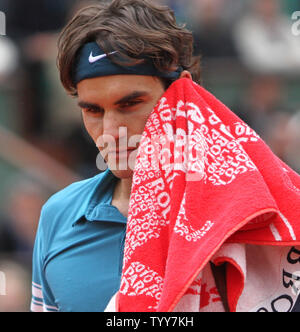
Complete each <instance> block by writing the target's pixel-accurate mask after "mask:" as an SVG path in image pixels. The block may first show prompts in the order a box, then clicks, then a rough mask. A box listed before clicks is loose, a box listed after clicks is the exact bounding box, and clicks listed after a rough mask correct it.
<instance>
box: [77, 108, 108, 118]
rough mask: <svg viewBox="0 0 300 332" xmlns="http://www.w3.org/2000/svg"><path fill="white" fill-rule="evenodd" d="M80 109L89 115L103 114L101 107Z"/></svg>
mask: <svg viewBox="0 0 300 332" xmlns="http://www.w3.org/2000/svg"><path fill="white" fill-rule="evenodd" d="M82 111H83V112H84V113H87V114H89V115H95V116H99V115H102V114H103V110H101V109H94V108H82Z"/></svg>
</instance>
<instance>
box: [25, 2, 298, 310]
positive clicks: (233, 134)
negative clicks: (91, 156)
mask: <svg viewBox="0 0 300 332" xmlns="http://www.w3.org/2000/svg"><path fill="white" fill-rule="evenodd" d="M58 46H59V54H58V67H59V71H60V77H61V81H62V84H63V86H64V88H65V89H66V91H67V92H68V93H69V94H70V95H71V96H74V97H76V98H77V100H78V106H79V109H81V112H82V118H83V122H84V125H85V127H86V130H87V131H88V133H89V134H90V136H91V137H92V139H93V141H94V142H95V144H96V145H97V147H98V148H99V151H100V153H101V155H102V157H103V159H104V160H105V162H106V165H107V167H108V168H107V170H105V171H104V172H101V173H100V174H99V175H97V176H95V177H93V178H92V179H88V180H85V181H81V182H78V183H74V184H72V185H70V186H69V187H67V188H66V189H64V190H62V191H61V192H59V193H57V194H56V195H54V196H53V197H51V198H50V199H49V201H48V202H47V203H46V205H45V206H44V207H43V209H42V213H41V219H40V223H39V228H38V233H37V237H36V243H35V249H34V257H33V284H32V289H33V297H32V307H31V309H32V311H73V312H74V311H76V312H79V311H89V312H90V311H98V312H99V311H104V310H105V308H107V305H108V304H109V309H108V310H117V311H189V312H190V311H196V312H198V311H297V310H299V307H300V300H299V296H298V295H299V288H300V275H299V271H300V259H299V258H300V247H299V245H300V225H299V220H300V177H299V175H298V174H296V173H295V172H294V171H293V170H291V169H290V168H289V167H288V166H287V165H286V164H284V163H283V162H282V161H280V160H279V159H278V158H277V157H276V156H275V155H274V154H273V153H272V152H271V151H270V149H269V148H268V147H267V146H266V144H265V143H264V142H263V141H262V140H261V139H260V137H259V136H258V135H257V134H256V133H255V132H254V131H253V130H251V128H249V127H248V126H247V125H246V124H245V123H243V122H242V120H241V119H239V118H238V117H237V116H236V115H235V114H233V113H232V112H231V111H230V110H229V109H228V108H226V107H225V106H224V105H223V104H222V103H221V102H220V101H218V100H217V99H216V98H215V97H214V96H212V95H211V94H210V93H209V92H208V91H206V90H205V89H204V88H202V87H201V86H200V85H199V84H198V83H200V82H199V80H200V64H199V59H198V58H196V57H193V37H192V34H191V32H189V31H188V30H186V29H185V28H184V27H182V26H179V25H178V24H177V23H176V20H175V18H174V14H173V12H172V11H171V10H170V9H169V8H168V7H165V6H160V5H157V4H154V3H153V2H152V1H149V0H113V1H109V2H105V3H101V4H99V5H95V6H91V7H88V8H84V9H83V10H81V11H80V12H79V13H78V14H76V15H75V17H74V18H73V19H72V20H71V22H69V24H68V25H67V26H66V28H65V29H64V30H63V32H62V34H61V36H60V39H59V44H58ZM174 134H176V135H174ZM155 137H160V138H161V139H162V140H161V141H159V142H158V143H159V144H156V143H157V141H155V140H153V139H154V138H155ZM155 142H156V143H155ZM157 149H158V150H157ZM168 158H169V160H168ZM150 161H151V162H153V165H151V163H150ZM152 166H157V167H156V168H155V167H154V168H152ZM171 166H172V167H171ZM111 305H112V307H111ZM111 308H113V309H111Z"/></svg>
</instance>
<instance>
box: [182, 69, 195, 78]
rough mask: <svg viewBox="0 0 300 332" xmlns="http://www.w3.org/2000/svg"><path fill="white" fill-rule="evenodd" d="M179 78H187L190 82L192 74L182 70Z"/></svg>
mask: <svg viewBox="0 0 300 332" xmlns="http://www.w3.org/2000/svg"><path fill="white" fill-rule="evenodd" d="M180 78H188V79H190V80H192V79H193V77H192V74H191V73H190V72H189V71H187V70H184V71H183V72H182V73H181V74H180Z"/></svg>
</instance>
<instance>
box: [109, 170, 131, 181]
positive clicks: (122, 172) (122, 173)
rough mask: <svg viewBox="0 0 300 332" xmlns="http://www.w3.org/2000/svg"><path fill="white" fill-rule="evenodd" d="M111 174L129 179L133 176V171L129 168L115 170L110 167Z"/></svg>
mask: <svg viewBox="0 0 300 332" xmlns="http://www.w3.org/2000/svg"><path fill="white" fill-rule="evenodd" d="M111 172H112V173H113V175H114V176H115V177H117V178H119V179H131V178H132V177H133V171H132V170H131V169H130V170H115V169H111Z"/></svg>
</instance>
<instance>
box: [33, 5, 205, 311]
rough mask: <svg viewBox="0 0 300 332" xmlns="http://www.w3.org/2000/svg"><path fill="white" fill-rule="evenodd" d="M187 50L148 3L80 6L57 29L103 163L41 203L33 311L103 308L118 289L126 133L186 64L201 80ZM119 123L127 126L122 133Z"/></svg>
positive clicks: (127, 174) (165, 16)
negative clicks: (90, 175)
mask: <svg viewBox="0 0 300 332" xmlns="http://www.w3.org/2000/svg"><path fill="white" fill-rule="evenodd" d="M117 12H118V13H119V14H120V15H121V16H120V17H119V16H116V15H115V13H117ZM135 13H138V18H139V19H138V20H137V18H136V17H135ZM122 17H123V19H122ZM122 35H123V37H122V38H121V37H120V36H122ZM110 39H111V40H110ZM96 41H97V43H96ZM192 49H193V46H192V35H191V33H190V32H189V31H187V30H186V29H184V28H183V27H179V26H177V25H176V23H175V19H174V16H173V14H172V12H171V11H170V10H169V9H168V8H166V7H161V6H157V5H154V4H153V3H151V1H140V0H138V1H119V0H118V1H112V2H111V3H109V4H99V5H96V6H92V7H88V8H85V9H83V10H82V11H80V12H79V13H78V14H77V15H76V16H75V17H74V18H73V20H72V21H71V22H70V23H69V24H68V25H67V27H66V28H65V30H64V31H63V32H62V34H61V37H60V41H59V57H58V65H59V69H60V74H61V80H62V83H63V85H64V87H65V88H66V89H67V91H68V92H69V93H70V94H71V95H73V96H78V104H79V107H80V108H81V110H82V117H83V121H84V124H85V126H86V129H87V131H88V132H89V134H90V135H91V137H92V138H93V140H94V141H95V144H97V145H99V149H100V152H101V151H102V155H103V157H104V158H105V160H106V161H107V163H108V168H109V169H108V170H107V171H106V172H104V173H101V174H99V175H97V176H96V177H95V178H92V179H89V180H86V181H83V182H79V183H75V184H73V185H71V186H70V187H68V188H66V189H65V190H63V191H62V192H60V193H58V194H57V195H54V197H52V198H51V199H50V200H49V202H48V203H47V204H46V206H45V207H44V209H43V211H42V214H41V221H40V226H39V231H38V234H37V239H36V245H35V252H34V267H33V301H32V310H33V311H41V310H47V311H103V310H104V309H105V307H106V305H107V303H108V301H109V300H110V298H111V297H112V295H113V294H114V293H115V292H116V291H117V290H118V289H119V286H120V277H121V270H122V259H123V246H124V241H125V232H126V217H127V214H128V205H129V197H130V190H131V184H132V174H133V167H129V165H128V167H127V168H126V164H129V162H128V161H129V159H130V155H132V157H131V159H132V158H133V159H134V155H135V154H136V151H137V148H138V146H137V145H136V144H135V145H133V146H129V147H128V140H129V139H130V137H134V136H135V135H141V134H142V133H143V129H144V126H145V124H146V121H147V118H148V117H149V115H150V113H151V111H152V110H153V108H154V106H155V105H156V103H157V102H158V100H159V99H160V97H161V96H162V95H163V93H164V91H165V90H166V88H167V86H168V85H170V84H171V82H173V81H174V80H176V79H178V78H180V77H191V74H190V73H189V71H190V72H191V73H192V74H193V76H194V80H195V81H198V80H199V63H198V59H196V58H193V56H192ZM146 57H147V59H146ZM143 60H146V61H143ZM120 61H125V62H129V64H130V66H128V65H127V63H126V66H125V65H123V66H121V65H119V64H118V63H120ZM132 62H135V63H134V65H132ZM119 128H123V129H124V128H125V129H127V133H126V132H125V135H123V136H120V132H121V135H122V130H119ZM105 137H106V138H108V140H109V139H110V142H111V141H113V143H114V144H113V147H110V151H109V153H106V150H107V149H105V145H104V144H102V147H101V142H100V140H101V138H102V140H103V138H104V141H105ZM121 150H122V151H121ZM124 164H125V168H124Z"/></svg>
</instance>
